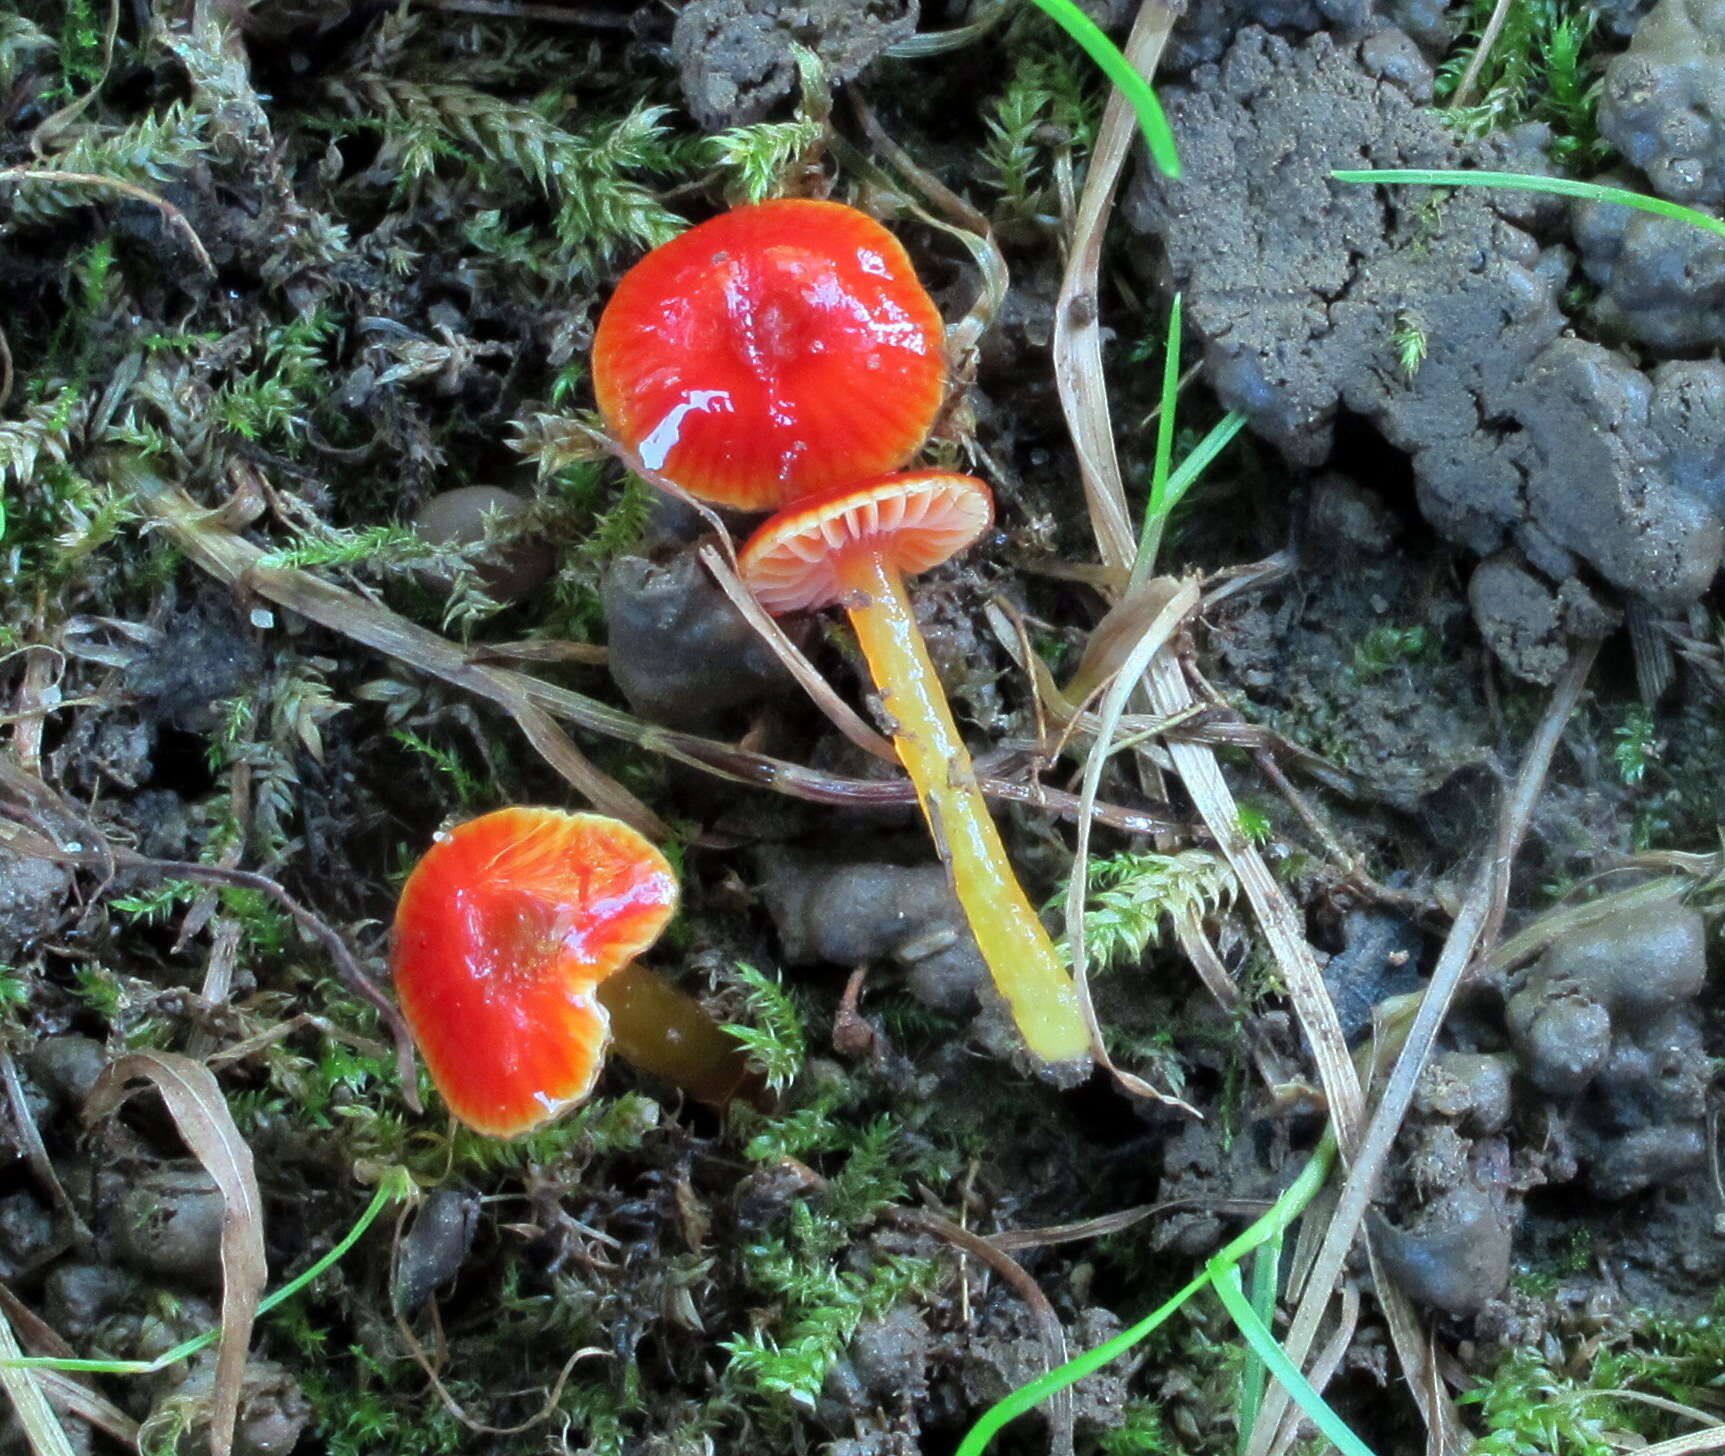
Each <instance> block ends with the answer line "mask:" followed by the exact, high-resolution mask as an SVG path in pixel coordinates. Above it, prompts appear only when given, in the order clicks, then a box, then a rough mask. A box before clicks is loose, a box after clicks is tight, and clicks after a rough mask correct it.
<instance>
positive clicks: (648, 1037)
mask: <svg viewBox="0 0 1725 1456" xmlns="http://www.w3.org/2000/svg"><path fill="white" fill-rule="evenodd" d="M599 1004H600V1005H602V1006H603V1007H604V1008H605V1010H606V1012H607V1014H608V1015H609V1016H610V1018H611V1050H612V1051H614V1052H616V1053H617V1055H618V1056H620V1057H621V1058H622V1059H623V1060H624V1061H626V1062H627V1063H629V1065H630V1066H632V1067H634V1068H636V1069H637V1070H639V1071H642V1072H647V1073H649V1074H651V1075H652V1076H655V1077H657V1078H659V1080H660V1081H662V1082H669V1083H670V1084H671V1085H672V1086H673V1087H680V1088H682V1089H683V1091H685V1092H687V1093H688V1094H689V1096H691V1097H693V1098H694V1099H695V1100H696V1101H697V1102H710V1103H712V1104H713V1105H714V1106H715V1107H723V1106H724V1105H725V1104H726V1103H727V1102H729V1101H731V1100H732V1099H733V1098H735V1097H742V1098H744V1099H745V1100H751V1101H752V1100H753V1099H754V1098H756V1097H757V1096H758V1095H759V1094H760V1091H761V1084H760V1077H759V1076H758V1074H757V1073H756V1072H755V1071H754V1069H753V1068H752V1067H751V1066H750V1065H749V1058H748V1053H747V1052H746V1051H745V1050H744V1049H743V1045H742V1043H741V1042H739V1041H738V1040H737V1039H736V1038H735V1037H734V1036H732V1035H731V1034H730V1032H728V1031H726V1030H725V1028H724V1027H722V1026H720V1025H719V1023H718V1022H716V1021H714V1020H713V1018H712V1017H711V1016H709V1015H708V1014H707V1009H706V1007H704V1006H702V1005H701V1003H700V1002H699V1001H697V1000H696V999H695V998H694V997H693V996H690V995H687V994H685V993H684V992H682V991H679V990H678V989H677V988H676V987H675V986H673V985H672V984H671V983H670V982H669V981H667V980H665V979H664V977H662V976H659V975H657V974H655V973H654V972H652V971H650V970H648V969H647V968H646V967H645V966H642V965H637V964H636V963H635V962H633V961H631V962H629V964H627V965H626V966H624V967H623V969H622V970H620V971H617V972H616V973H615V974H613V975H610V976H608V977H606V978H605V980H603V981H601V982H600V983H599Z"/></svg>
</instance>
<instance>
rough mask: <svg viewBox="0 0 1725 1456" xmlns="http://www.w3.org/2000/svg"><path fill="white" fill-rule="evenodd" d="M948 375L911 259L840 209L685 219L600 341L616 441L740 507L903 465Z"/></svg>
mask: <svg viewBox="0 0 1725 1456" xmlns="http://www.w3.org/2000/svg"><path fill="white" fill-rule="evenodd" d="M945 381H946V354H945V329H944V327H943V325H942V323H941V318H940V312H939V310H937V309H936V308H935V306H934V301H933V300H932V299H930V298H929V296H928V293H927V291H926V290H925V289H924V288H923V286H922V284H921V283H920V282H919V281H918V280H917V276H916V271H915V269H914V268H912V266H911V262H910V258H909V257H908V256H907V255H906V253H905V251H904V249H903V248H902V247H901V246H900V245H899V242H898V240H897V239H896V238H895V237H893V235H892V234H891V233H889V232H888V231H887V230H886V229H885V228H883V227H882V226H881V225H880V224H879V223H877V222H875V221H874V219H872V218H870V217H868V216H866V215H865V214H863V213H861V212H858V211H857V210H856V209H855V208H853V207H846V206H845V205H843V204H842V203H837V202H817V201H812V200H808V199H785V200H783V201H779V202H763V203H760V204H758V205H756V206H753V207H738V208H733V209H732V210H731V211H730V212H727V213H723V214H721V215H720V216H718V217H715V218H713V219H712V220H711V221H709V222H704V223H702V224H700V225H699V226H698V227H693V228H690V229H689V231H688V232H686V233H683V234H682V235H681V236H680V237H677V238H674V239H672V240H671V241H670V242H668V243H666V244H664V245H663V246H661V247H658V248H655V249H654V250H653V251H652V252H651V253H649V254H647V256H646V257H645V258H643V259H642V260H641V261H640V262H639V263H637V264H636V265H635V266H634V267H633V268H631V269H630V270H629V272H628V273H626V274H625V275H624V276H623V279H622V281H621V282H620V283H619V284H618V285H617V290H616V292H615V293H613V294H612V296H611V301H610V303H609V304H607V305H606V308H605V312H604V314H603V315H602V316H601V317H600V320H599V328H598V332H597V333H596V334H595V336H594V340H593V388H594V392H595V393H596V394H597V396H598V400H599V410H600V413H601V414H603V415H604V417H605V423H606V426H607V427H608V428H609V429H610V431H611V432H612V434H613V435H614V436H615V437H616V438H617V440H618V441H619V442H620V443H621V444H622V445H624V446H625V447H626V448H627V449H628V450H630V451H631V452H633V453H634V455H635V456H636V457H637V459H638V460H639V462H640V464H641V466H642V467H643V468H645V469H647V470H648V471H651V472H655V473H658V474H661V475H663V476H665V477H666V478H667V479H669V480H672V481H674V482H676V484H678V485H680V486H682V487H683V489H684V490H686V491H688V492H689V493H690V494H691V495H695V496H699V497H700V498H701V499H702V500H706V501H711V502H712V503H713V504H715V505H723V506H732V507H735V508H737V509H740V510H769V509H773V508H775V507H777V506H779V505H782V504H784V503H785V502H787V501H792V500H796V499H797V498H798V497H800V496H803V495H807V494H808V493H810V492H811V491H816V490H821V489H823V488H825V487H827V486H831V485H837V484H841V483H843V482H844V481H848V480H861V479H863V478H864V477H866V476H870V475H875V474H878V473H879V472H881V471H883V470H891V469H893V468H894V467H896V466H899V465H902V464H904V463H905V461H907V460H909V459H910V458H911V456H912V455H914V454H915V453H916V452H917V450H918V449H919V448H920V447H921V445H922V442H923V440H924V439H925V438H926V436H927V434H928V431H929V428H930V426H931V425H932V424H933V423H934V417H935V415H936V414H937V413H939V411H940V405H941V399H942V396H943V393H944V390H945Z"/></svg>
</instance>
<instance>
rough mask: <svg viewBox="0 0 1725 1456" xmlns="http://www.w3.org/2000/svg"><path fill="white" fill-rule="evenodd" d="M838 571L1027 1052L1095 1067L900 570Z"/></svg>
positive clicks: (863, 555)
mask: <svg viewBox="0 0 1725 1456" xmlns="http://www.w3.org/2000/svg"><path fill="white" fill-rule="evenodd" d="M837 570H838V576H839V579H840V581H841V582H842V583H843V585H844V586H845V588H846V590H847V593H848V595H847V597H846V609H847V611H848V612H849V614H850V620H851V625H852V627H853V628H854V629H855V630H856V634H857V641H858V643H859V644H860V645H861V647H862V650H863V656H864V657H865V658H867V659H868V665H869V670H870V672H872V673H873V675H874V681H875V686H876V687H877V688H878V689H879V690H880V693H881V697H882V700H883V703H884V705H885V708H886V712H887V716H888V717H889V718H890V719H891V720H892V725H893V730H892V737H893V747H894V748H895V749H897V750H898V756H899V761H900V762H901V763H902V764H903V765H904V769H905V772H906V773H907V774H909V775H910V780H911V782H912V783H913V784H915V786H916V793H917V800H918V802H919V803H920V804H921V805H922V811H923V815H924V817H925V818H926V819H927V820H928V826H929V830H930V832H931V833H932V834H933V836H934V842H935V847H936V849H937V850H938V851H939V852H940V856H941V859H942V860H944V861H945V863H946V867H947V873H948V874H949V875H950V876H951V879H952V887H953V890H954V891H955V893H956V894H957V896H958V902H959V904H960V905H961V906H962V907H963V909H964V914H965V918H966V920H968V921H969V923H970V929H971V933H972V934H973V935H974V936H975V937H976V943H977V946H978V948H979V949H980V950H981V951H982V958H983V960H984V961H985V962H987V965H988V969H989V974H990V975H991V976H992V977H993V978H994V984H995V986H996V988H997V989H998V990H999V991H1000V994H1001V995H1002V996H1003V997H1005V998H1006V1002H1007V1004H1008V1006H1010V1007H1011V1009H1012V1017H1013V1020H1014V1021H1015V1022H1016V1023H1017V1025H1018V1029H1019V1031H1020V1033H1022V1035H1023V1037H1024V1042H1025V1045H1026V1046H1028V1047H1029V1048H1030V1050H1031V1052H1032V1054H1034V1055H1035V1056H1037V1057H1039V1058H1040V1059H1041V1060H1043V1061H1045V1062H1069V1061H1074V1060H1078V1059H1080V1058H1084V1057H1087V1056H1088V1055H1089V1052H1090V1032H1089V1029H1088V1028H1087V1027H1086V1025H1085V1021H1084V1015H1083V1011H1082V1009H1081V1008H1080V1005H1079V999H1078V990H1077V987H1075V986H1074V985H1073V983H1072V977H1071V975H1070V974H1069V973H1068V972H1067V970H1066V967H1065V966H1063V965H1062V964H1061V962H1060V957H1059V955H1058V954H1057V953H1056V951H1055V949H1054V942H1053V941H1052V940H1050V939H1049V935H1048V931H1047V930H1046V929H1045V928H1044V927H1043V924H1042V921H1041V920H1040V919H1038V918H1037V915H1036V912H1035V911H1034V910H1033V909H1032V908H1031V906H1030V901H1029V900H1028V899H1027V898H1026V897H1025V894H1024V890H1023V888H1022V887H1021V886H1020V885H1019V883H1018V877H1017V876H1016V875H1015V874H1014V873H1013V871H1012V865H1011V862H1010V861H1009V860H1008V859H1007V857H1006V848H1005V846H1004V845H1003V844H1002V843H1001V841H1000V831H999V830H998V829H997V828H996V827H995V823H994V820H993V818H992V817H991V816H990V815H989V812H988V804H987V801H986V800H985V799H984V798H983V794H982V789H981V788H980V786H979V785H978V783H977V779H976V770H975V768H974V767H973V766H972V764H971V760H970V753H969V750H967V749H966V748H965V746H964V740H963V739H962V738H961V737H960V736H959V733H958V726H957V724H956V723H954V722H953V717H952V710H951V709H950V708H949V707H948V706H947V702H946V698H945V696H944V695H943V694H942V692H941V690H940V679H939V678H938V677H937V676H936V674H935V671H934V664H933V663H932V662H930V661H929V656H928V648H927V645H926V644H925V643H924V642H923V640H922V633H921V631H920V630H919V629H918V628H917V625H916V618H915V616H914V615H913V614H912V612H911V608H910V602H909V599H908V598H907V597H906V596H905V592H904V584H903V581H902V580H901V578H900V575H899V572H898V570H897V568H896V567H894V566H892V565H891V564H890V563H888V562H887V561H886V560H885V559H884V558H883V556H882V555H881V554H880V553H879V552H875V551H868V550H853V551H851V552H849V553H848V554H847V555H846V556H845V557H844V559H843V560H842V561H841V562H839V564H838V568H837Z"/></svg>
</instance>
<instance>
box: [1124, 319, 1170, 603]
mask: <svg viewBox="0 0 1725 1456" xmlns="http://www.w3.org/2000/svg"><path fill="white" fill-rule="evenodd" d="M1181 313H1182V301H1181V297H1180V295H1179V294H1178V293H1176V294H1175V295H1174V302H1173V303H1172V304H1171V305H1170V307H1169V309H1168V342H1167V343H1166V345H1164V347H1163V350H1162V407H1161V409H1159V410H1158V411H1157V413H1156V461H1155V464H1154V465H1153V466H1152V468H1151V471H1150V499H1149V500H1148V501H1147V502H1146V503H1145V506H1144V529H1143V531H1142V533H1141V534H1140V535H1139V537H1138V555H1137V556H1136V557H1135V558H1134V559H1133V562H1132V576H1131V579H1130V582H1129V584H1128V586H1127V591H1128V592H1129V593H1130V592H1135V591H1137V590H1138V588H1139V587H1141V586H1143V585H1144V583H1145V582H1146V581H1148V580H1149V578H1150V573H1151V572H1152V571H1153V570H1154V569H1155V566H1156V553H1157V552H1158V551H1160V550H1161V549H1162V528H1163V527H1164V526H1165V525H1167V524H1168V512H1169V510H1170V506H1169V504H1168V466H1169V463H1170V462H1171V461H1172V459H1173V456H1174V411H1175V409H1176V407H1177V406H1178V404H1179V394H1180V319H1181Z"/></svg>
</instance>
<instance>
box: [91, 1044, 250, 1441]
mask: <svg viewBox="0 0 1725 1456" xmlns="http://www.w3.org/2000/svg"><path fill="white" fill-rule="evenodd" d="M144 1082H147V1083H149V1084H150V1085H151V1086H153V1087H154V1088H155V1089H156V1090H157V1091H158V1092H160V1093H161V1095H162V1101H163V1102H164V1103H165V1104H166V1105H167V1109H168V1115H169V1116H170V1117H172V1118H173V1119H174V1125H175V1126H176V1127H177V1128H179V1130H180V1136H181V1137H183V1138H184V1139H185V1140H186V1146H187V1147H189V1148H190V1149H191V1150H192V1155H193V1156H194V1157H195V1158H197V1160H198V1161H199V1162H200V1163H202V1164H203V1165H204V1168H205V1170H206V1171H207V1172H208V1173H209V1175H210V1177H211V1178H213V1179H214V1180H215V1184H216V1187H217V1188H218V1189H219V1190H220V1191H221V1195H222V1338H221V1344H220V1345H219V1346H218V1349H217V1355H216V1387H215V1401H214V1405H213V1408H212V1409H211V1412H210V1450H211V1451H212V1452H214V1453H215V1456H229V1452H230V1451H231V1450H232V1449H233V1440H234V1423H235V1422H236V1420H237V1419H238V1418H239V1409H240V1382H241V1381H242V1380H243V1379H244V1377H245V1373H246V1352H247V1350H248V1349H249V1348H250V1345H251V1336H252V1321H253V1320H254V1319H256V1317H257V1310H258V1301H259V1300H260V1299H261V1298H262V1297H263V1292H264V1282H265V1280H266V1279H267V1278H268V1275H269V1270H268V1266H267V1265H266V1263H265V1259H264V1222H263V1199H262V1197H261V1195H260V1194H259V1193H258V1180H257V1173H256V1171H255V1170H254V1169H253V1167H252V1150H251V1149H250V1148H249V1147H247V1146H246V1142H245V1139H244V1138H242V1137H241V1136H240V1130H239V1129H238V1128H237V1127H236V1126H234V1119H233V1114H232V1113H231V1112H229V1111H228V1104H227V1101H226V1100H225V1099H224V1098H223V1096H222V1089H221V1088H220V1087H219V1086H218V1085H217V1083H216V1079H215V1076H214V1075H213V1074H212V1073H211V1072H210V1070H209V1068H208V1067H205V1066H203V1065H202V1064H201V1063H198V1062H194V1061H193V1060H192V1059H191V1058H190V1057H183V1056H180V1055H179V1054H178V1053H175V1052H150V1051H144V1052H133V1053H132V1054H131V1055H129V1056H124V1057H121V1058H120V1059H119V1060H118V1061H116V1062H114V1063H113V1064H112V1065H111V1066H109V1067H108V1069H107V1070H106V1071H104V1072H103V1073H102V1075H101V1076H100V1077H99V1078H98V1079H97V1081H96V1085H95V1086H94V1087H92V1088H91V1089H90V1095H89V1097H88V1098H87V1099H86V1100H85V1102H84V1121H85V1122H86V1123H93V1122H95V1121H96V1120H97V1119H98V1118H102V1117H106V1116H107V1115H108V1114H109V1113H111V1112H113V1111H114V1110H115V1109H116V1108H118V1107H119V1106H120V1105H121V1104H122V1103H123V1102H125V1100H126V1099H127V1098H128V1097H130V1096H131V1095H132V1094H133V1093H134V1092H136V1091H137V1090H138V1088H139V1085H140V1084H141V1083H144Z"/></svg>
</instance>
